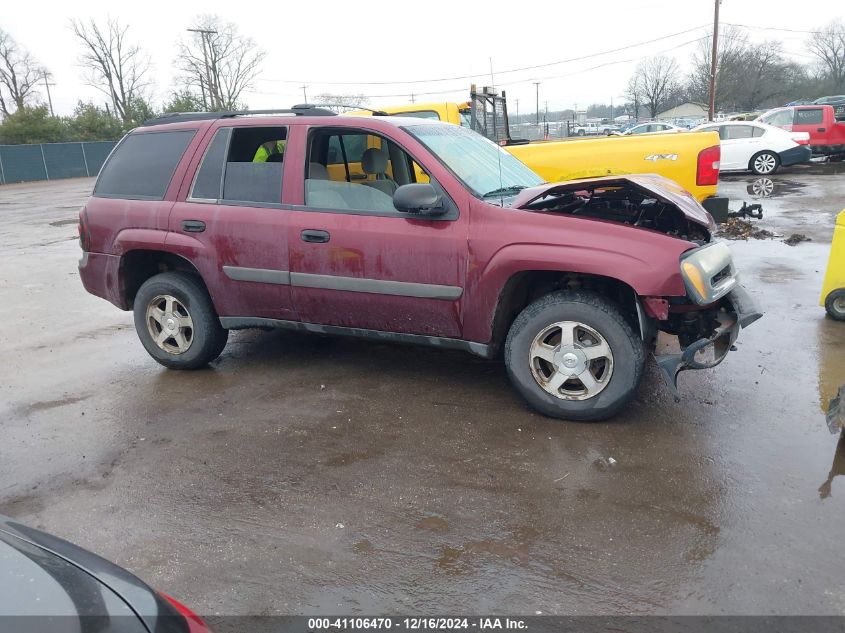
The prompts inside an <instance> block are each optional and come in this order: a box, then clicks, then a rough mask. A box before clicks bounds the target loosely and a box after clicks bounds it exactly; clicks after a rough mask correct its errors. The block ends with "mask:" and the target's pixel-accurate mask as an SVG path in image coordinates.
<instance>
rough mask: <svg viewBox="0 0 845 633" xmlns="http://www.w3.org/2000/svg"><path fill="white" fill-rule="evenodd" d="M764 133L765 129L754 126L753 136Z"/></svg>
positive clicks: (757, 136)
mask: <svg viewBox="0 0 845 633" xmlns="http://www.w3.org/2000/svg"><path fill="white" fill-rule="evenodd" d="M765 133H766V129H765V128H762V127H756V126H754V138H759V137H761V136H763V135H764V134H765Z"/></svg>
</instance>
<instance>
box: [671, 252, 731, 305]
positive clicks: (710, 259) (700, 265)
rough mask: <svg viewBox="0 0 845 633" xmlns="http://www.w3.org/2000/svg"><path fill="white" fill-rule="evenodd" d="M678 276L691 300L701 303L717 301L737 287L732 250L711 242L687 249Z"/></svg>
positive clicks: (706, 303)
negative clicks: (682, 280)
mask: <svg viewBox="0 0 845 633" xmlns="http://www.w3.org/2000/svg"><path fill="white" fill-rule="evenodd" d="M681 276H682V277H683V278H684V284H685V285H686V287H687V294H688V295H689V297H690V299H692V300H693V301H695V302H696V303H698V304H700V305H708V304H710V303H714V302H716V301H718V300H719V299H721V298H722V297H724V296H725V295H726V294H728V293H729V292H730V291H731V290H733V288H734V286H736V272H735V271H734V266H733V257H732V256H731V249H729V248H728V246H727V244H725V243H724V242H714V243H713V244H708V245H707V246H702V247H700V248H695V249H693V250H691V251H687V252H686V253H684V255H683V256H682V257H681Z"/></svg>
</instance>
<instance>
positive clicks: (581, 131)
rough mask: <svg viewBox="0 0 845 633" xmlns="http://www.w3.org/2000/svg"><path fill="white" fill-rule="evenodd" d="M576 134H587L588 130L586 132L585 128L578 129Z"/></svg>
mask: <svg viewBox="0 0 845 633" xmlns="http://www.w3.org/2000/svg"><path fill="white" fill-rule="evenodd" d="M576 134H577V135H578V136H585V135H586V134H587V132H586V131H584V130H578V132H576Z"/></svg>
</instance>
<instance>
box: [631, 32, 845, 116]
mask: <svg viewBox="0 0 845 633" xmlns="http://www.w3.org/2000/svg"><path fill="white" fill-rule="evenodd" d="M805 49H806V53H807V57H808V59H809V60H810V61H809V62H807V63H802V62H798V61H795V60H794V59H791V57H790V55H789V54H788V53H786V52H785V51H784V48H783V44H782V42H780V41H778V40H771V39H770V40H766V41H763V42H753V41H751V40H750V39H749V37H748V34H747V32H746V31H745V29H743V28H740V27H736V26H726V27H724V28H723V29H722V30H721V31H720V33H719V38H718V47H717V53H716V91H715V93H716V94H715V106H716V111H717V112H753V111H756V110H761V109H765V108H770V107H774V106H778V105H783V104H784V103H787V102H790V101H797V100H813V99H816V98H818V97H822V96H827V95H839V94H845V22H843V21H842V20H834V21H832V22H829V23H828V24H826V25H825V26H823V27H821V28H818V29H815V30H813V31H811V32H810V33H809V34H808V37H807V39H806V41H805ZM712 59H713V49H712V40H711V39H710V37H702V38H701V39H700V40H699V41H698V46H697V48H696V50H695V51H694V52H693V54H692V58H691V60H690V61H691V64H690V66H691V70H690V72H689V73H688V75H686V76H683V75H682V74H681V72H680V69H679V65H678V62H677V60H676V59H675V58H673V57H669V56H666V55H658V56H655V57H650V58H648V59H645V60H643V61H641V62H640V63H639V64H638V65H637V68H636V70H635V71H634V73H633V75H632V76H631V78H630V79H629V81H628V85H627V89H626V92H625V96H626V97H627V103H626V104H625V108H626V110H627V111H629V112H631V113H632V114H633V113H636V114H637V115H643V114H644V115H645V116H649V117H651V118H654V117H656V116H657V114H658V113H660V112H663V111H665V110H668V109H670V108H672V107H674V106H676V105H679V104H681V103H684V102H692V103H700V104H709V101H710V73H711V65H712Z"/></svg>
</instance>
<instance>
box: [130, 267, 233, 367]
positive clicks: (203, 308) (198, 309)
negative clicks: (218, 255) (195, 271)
mask: <svg viewBox="0 0 845 633" xmlns="http://www.w3.org/2000/svg"><path fill="white" fill-rule="evenodd" d="M134 313H135V331H136V332H137V333H138V338H140V339H141V344H142V345H143V346H144V348H145V349H146V350H147V352H148V353H149V354H150V356H152V357H153V358H154V359H155V360H156V361H158V362H159V363H161V364H162V365H164V366H165V367H169V368H170V369H196V368H198V367H203V366H204V365H206V364H208V363H209V362H210V361H212V360H214V359H215V358H217V357H218V356H219V355H220V352H222V351H223V348H224V347H225V346H226V340H227V339H228V337H229V331H228V330H226V329H224V328H223V327H222V326H221V325H220V319H219V318H218V317H217V313H216V312H215V311H214V305H213V304H212V303H211V297H209V296H208V291H207V290H206V289H205V286H204V285H203V284H202V281H200V280H199V279H198V278H197V277H196V276H194V275H189V274H187V273H177V272H169V273H161V274H160V275H156V276H154V277H150V278H149V279H148V280H147V281H145V282H144V283H143V284H142V285H141V287H140V288H139V289H138V294H137V295H135V305H134Z"/></svg>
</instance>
